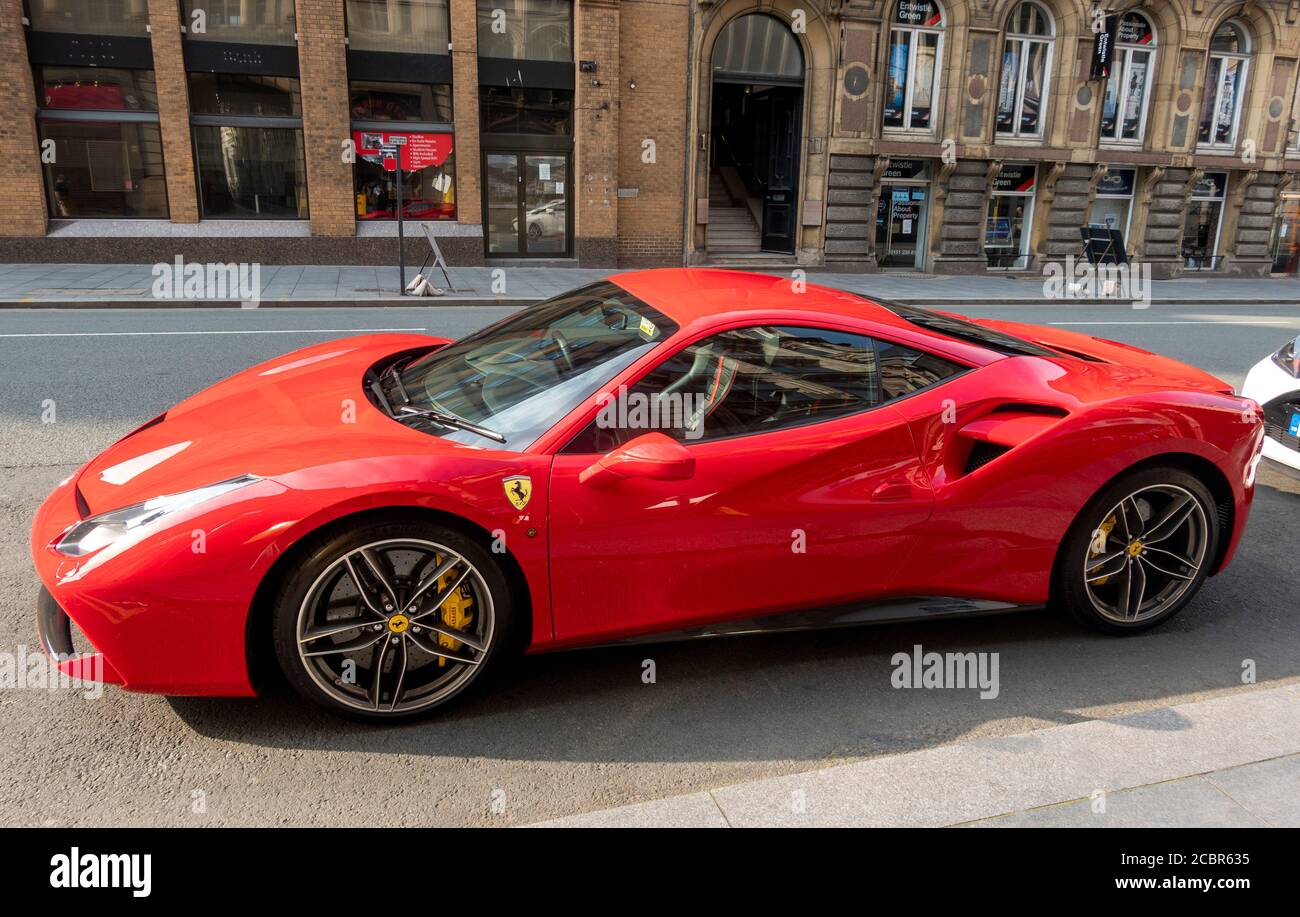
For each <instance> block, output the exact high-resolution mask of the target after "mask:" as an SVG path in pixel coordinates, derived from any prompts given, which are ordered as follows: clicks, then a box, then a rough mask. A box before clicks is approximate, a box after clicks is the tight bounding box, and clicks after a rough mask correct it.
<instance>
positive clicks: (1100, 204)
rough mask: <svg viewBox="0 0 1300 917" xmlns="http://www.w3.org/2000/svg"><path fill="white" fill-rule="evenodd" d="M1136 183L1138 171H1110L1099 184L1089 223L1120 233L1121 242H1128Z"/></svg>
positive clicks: (1089, 214)
mask: <svg viewBox="0 0 1300 917" xmlns="http://www.w3.org/2000/svg"><path fill="white" fill-rule="evenodd" d="M1136 183H1137V169H1111V170H1109V171H1108V172H1107V173H1106V174H1105V175H1103V176H1102V178H1101V181H1099V182H1098V183H1097V196H1096V197H1095V198H1093V202H1092V209H1091V210H1090V211H1089V213H1088V223H1089V224H1090V225H1092V226H1104V227H1105V228H1106V229H1108V230H1113V231H1116V232H1118V233H1120V240H1121V242H1124V241H1125V240H1127V239H1128V227H1129V218H1130V217H1131V216H1132V211H1133V188H1134V186H1135V185H1136Z"/></svg>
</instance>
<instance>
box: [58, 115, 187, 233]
mask: <svg viewBox="0 0 1300 917" xmlns="http://www.w3.org/2000/svg"><path fill="white" fill-rule="evenodd" d="M40 138H41V143H42V146H44V145H45V144H46V143H47V142H52V143H53V148H54V161H53V162H49V163H46V164H45V182H46V193H47V197H48V198H49V202H50V215H51V216H53V217H70V218H76V217H149V218H153V219H166V218H167V184H166V179H165V175H164V172H163V158H162V138H161V137H160V136H159V133H158V123H157V121H153V122H146V123H130V122H112V121H63V120H58V121H45V120H43V121H41V122H40Z"/></svg>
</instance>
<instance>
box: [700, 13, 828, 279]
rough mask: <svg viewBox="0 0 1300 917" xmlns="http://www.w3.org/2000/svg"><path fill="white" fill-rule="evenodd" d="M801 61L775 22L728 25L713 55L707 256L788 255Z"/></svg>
mask: <svg viewBox="0 0 1300 917" xmlns="http://www.w3.org/2000/svg"><path fill="white" fill-rule="evenodd" d="M803 76H804V68H803V54H802V51H801V50H800V49H799V44H798V42H797V41H796V39H795V37H794V34H793V33H792V32H791V31H790V29H789V27H788V26H787V25H786V24H785V23H783V22H781V21H780V20H778V19H776V18H774V17H772V16H768V15H765V14H748V15H744V16H740V17H738V18H737V19H734V20H732V21H731V22H730V23H728V24H727V26H726V28H724V30H723V32H722V34H721V35H720V36H719V38H718V43H717V45H716V46H715V48H714V55H713V93H712V100H711V101H712V106H711V109H710V112H711V124H710V130H711V137H712V142H711V144H710V148H709V154H710V159H709V230H708V241H709V244H708V248H709V253H710V255H714V256H716V255H719V254H721V255H723V256H727V255H732V254H741V255H743V254H758V253H759V252H774V253H779V254H794V249H795V242H796V238H795V237H796V233H797V226H798V218H799V139H800V138H799V135H800V124H801V122H802V113H803V107H802V103H803Z"/></svg>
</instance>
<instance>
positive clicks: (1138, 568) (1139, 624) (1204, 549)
mask: <svg viewBox="0 0 1300 917" xmlns="http://www.w3.org/2000/svg"><path fill="white" fill-rule="evenodd" d="M1218 541H1219V524H1218V518H1217V516H1216V515H1215V513H1214V499H1213V497H1212V496H1211V494H1210V492H1209V490H1208V488H1206V486H1205V485H1204V484H1203V483H1202V482H1201V481H1200V479H1199V478H1196V477H1195V476H1193V475H1191V474H1188V473H1187V472H1185V471H1183V470H1181V469H1179V468H1171V467H1155V468H1146V469H1142V470H1141V471H1136V472H1133V473H1132V474H1128V475H1124V476H1123V477H1121V478H1119V479H1118V480H1116V481H1114V482H1112V483H1111V484H1109V485H1107V487H1106V488H1105V489H1103V490H1102V492H1101V493H1099V494H1098V495H1097V496H1096V497H1095V498H1093V500H1092V501H1090V502H1089V504H1088V505H1087V506H1086V507H1084V510H1083V512H1081V513H1080V514H1079V518H1078V519H1076V520H1075V523H1074V525H1073V527H1072V528H1071V529H1070V533H1069V534H1068V535H1067V536H1066V539H1065V540H1064V541H1063V542H1062V543H1061V554H1060V555H1059V556H1058V560H1057V564H1056V571H1055V576H1054V583H1053V596H1054V598H1055V600H1056V601H1057V602H1058V603H1059V604H1062V605H1064V606H1065V608H1066V609H1067V610H1068V611H1069V612H1070V614H1071V615H1073V616H1074V618H1075V619H1077V620H1078V621H1080V622H1082V623H1083V624H1086V625H1088V626H1089V627H1092V628H1095V629H1097V630H1101V631H1105V632H1107V633H1117V634H1127V633H1137V632H1139V631H1143V630H1147V629H1148V628H1151V627H1154V626H1156V625H1157V624H1160V623H1162V622H1164V621H1167V620H1169V619H1170V618H1172V617H1173V616H1174V615H1175V614H1177V613H1178V612H1179V611H1180V610H1181V609H1182V608H1183V607H1184V606H1186V604H1187V603H1188V602H1189V601H1191V599H1192V596H1194V595H1195V594H1196V592H1197V591H1198V590H1199V589H1200V588H1201V585H1202V584H1203V583H1204V582H1205V578H1206V576H1207V575H1208V574H1209V566H1210V563H1211V562H1212V559H1213V558H1214V557H1215V556H1216V553H1215V549H1216V547H1217V546H1218Z"/></svg>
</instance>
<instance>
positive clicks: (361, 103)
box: [348, 80, 452, 124]
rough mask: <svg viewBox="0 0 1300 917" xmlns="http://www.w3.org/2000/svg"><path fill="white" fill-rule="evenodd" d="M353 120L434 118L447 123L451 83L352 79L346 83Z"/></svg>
mask: <svg viewBox="0 0 1300 917" xmlns="http://www.w3.org/2000/svg"><path fill="white" fill-rule="evenodd" d="M348 92H349V98H350V101H351V111H352V120H354V121H436V122H438V123H441V124H450V123H451V120H452V117H451V86H449V85H447V84H446V83H438V84H433V85H424V84H420V83H384V82H379V81H377V80H353V81H352V82H350V83H349V84H348Z"/></svg>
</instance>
